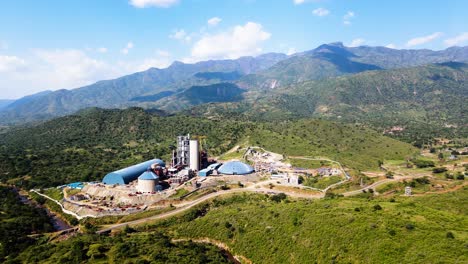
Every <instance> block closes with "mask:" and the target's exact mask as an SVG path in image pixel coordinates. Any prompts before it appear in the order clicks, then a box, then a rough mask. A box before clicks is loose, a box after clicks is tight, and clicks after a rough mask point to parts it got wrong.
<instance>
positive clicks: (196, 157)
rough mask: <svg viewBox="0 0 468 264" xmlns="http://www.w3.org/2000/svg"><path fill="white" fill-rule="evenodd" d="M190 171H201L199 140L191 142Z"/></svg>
mask: <svg viewBox="0 0 468 264" xmlns="http://www.w3.org/2000/svg"><path fill="white" fill-rule="evenodd" d="M190 169H191V170H193V171H198V170H200V150H199V146H198V140H190Z"/></svg>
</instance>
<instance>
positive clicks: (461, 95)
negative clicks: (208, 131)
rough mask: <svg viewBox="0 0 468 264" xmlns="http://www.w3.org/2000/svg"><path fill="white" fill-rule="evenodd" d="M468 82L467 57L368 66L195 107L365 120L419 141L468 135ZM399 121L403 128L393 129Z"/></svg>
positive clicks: (260, 116) (219, 114) (219, 113)
mask: <svg viewBox="0 0 468 264" xmlns="http://www.w3.org/2000/svg"><path fill="white" fill-rule="evenodd" d="M467 82H468V66H467V64H464V63H443V64H435V65H427V66H421V67H414V68H404V69H394V70H386V71H368V72H363V73H359V74H355V75H352V76H345V77H337V78H329V79H324V80H316V81H307V82H302V83H298V84H295V85H292V86H290V87H284V88H279V89H275V90H270V91H269V92H264V91H259V92H251V93H249V94H246V95H245V97H246V99H245V100H243V101H242V102H237V103H225V104H212V105H208V106H203V107H199V108H195V109H194V110H192V113H197V114H200V115H204V116H208V117H210V118H219V119H222V118H226V117H228V118H237V119H239V120H285V119H294V118H304V117H319V118H326V119H331V120H339V121H340V122H348V123H360V124H366V125H368V126H370V127H372V128H374V129H378V130H379V131H382V132H383V131H387V132H392V134H391V135H392V136H395V137H398V138H401V139H404V140H405V141H407V142H411V143H417V144H421V143H422V142H428V141H429V140H431V139H433V138H434V137H441V136H444V137H448V138H451V139H453V138H465V137H466V136H467V135H468V130H467V127H466V126H465V125H464V124H465V123H466V122H465V121H466V120H465V119H466V118H465V114H464V113H466V111H467V107H466V103H465V102H466V100H467V94H468V86H467V85H466V84H467ZM447 102H450V103H447ZM395 126H396V127H401V128H403V131H396V132H393V131H391V128H393V127H395Z"/></svg>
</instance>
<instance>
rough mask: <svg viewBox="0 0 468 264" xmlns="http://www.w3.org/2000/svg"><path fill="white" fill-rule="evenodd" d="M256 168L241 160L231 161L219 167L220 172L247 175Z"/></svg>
mask: <svg viewBox="0 0 468 264" xmlns="http://www.w3.org/2000/svg"><path fill="white" fill-rule="evenodd" d="M254 171H255V170H254V168H253V167H252V166H250V165H248V164H245V163H244V162H241V161H229V162H226V163H224V164H223V165H221V166H220V167H219V168H218V172H219V173H221V174H227V175H245V174H250V173H252V172H254Z"/></svg>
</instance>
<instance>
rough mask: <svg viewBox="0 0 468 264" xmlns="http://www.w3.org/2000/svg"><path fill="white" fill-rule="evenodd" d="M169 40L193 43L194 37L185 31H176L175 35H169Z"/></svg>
mask: <svg viewBox="0 0 468 264" xmlns="http://www.w3.org/2000/svg"><path fill="white" fill-rule="evenodd" d="M169 38H171V39H175V40H180V41H184V42H190V41H192V37H191V36H190V35H189V34H188V33H187V32H185V30H183V29H176V30H174V31H173V33H172V34H170V35H169Z"/></svg>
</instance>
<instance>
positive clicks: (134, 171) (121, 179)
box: [102, 159, 166, 184]
mask: <svg viewBox="0 0 468 264" xmlns="http://www.w3.org/2000/svg"><path fill="white" fill-rule="evenodd" d="M153 164H158V165H159V166H161V167H165V166H166V164H165V163H164V161H162V160H160V159H152V160H148V161H145V162H142V163H140V164H137V165H133V166H130V167H128V168H124V169H121V170H118V171H114V172H111V173H109V174H107V175H106V176H105V177H104V179H103V180H102V182H103V183H104V184H128V183H130V182H132V181H134V180H136V179H137V178H138V176H140V175H141V174H142V173H143V172H145V171H146V170H147V169H148V168H149V167H151V165H153Z"/></svg>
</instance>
